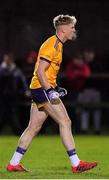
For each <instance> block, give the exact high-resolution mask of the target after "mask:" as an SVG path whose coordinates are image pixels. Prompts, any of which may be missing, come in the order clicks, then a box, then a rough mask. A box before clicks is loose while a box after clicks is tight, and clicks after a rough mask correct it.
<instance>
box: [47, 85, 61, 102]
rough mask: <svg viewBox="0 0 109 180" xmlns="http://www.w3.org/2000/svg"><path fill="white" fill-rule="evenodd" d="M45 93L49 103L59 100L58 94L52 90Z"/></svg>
mask: <svg viewBox="0 0 109 180" xmlns="http://www.w3.org/2000/svg"><path fill="white" fill-rule="evenodd" d="M45 92H46V94H47V96H48V98H49V100H50V101H51V102H55V101H57V100H59V93H58V92H57V91H56V90H55V89H54V88H49V89H47V90H45Z"/></svg>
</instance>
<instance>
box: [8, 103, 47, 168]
mask: <svg viewBox="0 0 109 180" xmlns="http://www.w3.org/2000/svg"><path fill="white" fill-rule="evenodd" d="M46 118H47V112H45V111H43V110H42V108H40V109H38V108H37V106H33V105H32V106H31V112H30V122H29V125H28V127H27V129H26V130H25V131H24V133H23V134H22V135H21V137H20V140H19V143H18V147H17V149H16V151H15V153H14V155H13V157H12V159H11V161H10V164H9V165H8V167H7V170H9V171H11V170H12V171H17V170H18V169H19V168H20V169H21V170H24V169H22V167H19V163H20V161H21V159H22V157H23V155H24V154H25V152H26V150H27V148H28V147H29V145H30V143H31V142H32V139H33V138H34V136H35V135H37V134H38V132H39V131H40V129H41V127H42V124H43V123H44V121H45V120H46ZM19 171H20V170H19Z"/></svg>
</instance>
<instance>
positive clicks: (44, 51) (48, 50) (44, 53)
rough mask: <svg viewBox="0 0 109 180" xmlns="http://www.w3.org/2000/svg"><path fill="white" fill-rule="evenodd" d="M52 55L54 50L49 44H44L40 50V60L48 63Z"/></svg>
mask: <svg viewBox="0 0 109 180" xmlns="http://www.w3.org/2000/svg"><path fill="white" fill-rule="evenodd" d="M53 54H54V48H53V46H52V45H50V44H48V43H47V44H44V45H42V46H41V48H40V59H41V58H42V59H45V60H47V61H49V62H51V61H52V59H53Z"/></svg>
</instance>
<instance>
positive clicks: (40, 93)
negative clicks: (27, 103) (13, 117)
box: [31, 88, 49, 104]
mask: <svg viewBox="0 0 109 180" xmlns="http://www.w3.org/2000/svg"><path fill="white" fill-rule="evenodd" d="M31 96H32V101H33V102H35V103H36V104H41V103H45V102H48V101H49V100H48V97H47V94H46V92H45V91H44V89H43V88H37V89H31Z"/></svg>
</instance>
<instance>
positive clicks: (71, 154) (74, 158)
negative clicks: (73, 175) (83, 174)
mask: <svg viewBox="0 0 109 180" xmlns="http://www.w3.org/2000/svg"><path fill="white" fill-rule="evenodd" d="M67 153H68V155H69V158H70V161H71V164H72V166H73V167H76V166H78V164H79V163H80V159H79V158H78V156H77V154H76V149H71V150H69V151H67Z"/></svg>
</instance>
